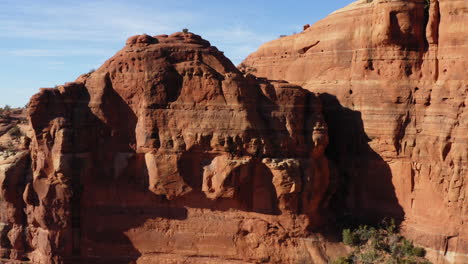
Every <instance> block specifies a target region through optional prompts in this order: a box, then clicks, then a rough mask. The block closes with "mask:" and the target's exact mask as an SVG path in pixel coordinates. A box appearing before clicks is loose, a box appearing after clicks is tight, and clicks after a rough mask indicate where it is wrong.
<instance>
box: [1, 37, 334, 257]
mask: <svg viewBox="0 0 468 264" xmlns="http://www.w3.org/2000/svg"><path fill="white" fill-rule="evenodd" d="M28 111H29V120H30V124H31V127H32V130H33V131H32V135H31V145H30V152H29V151H24V152H21V153H20V154H18V155H17V156H15V159H11V160H9V161H8V163H5V165H4V166H3V167H1V170H0V190H1V191H2V196H1V197H2V198H3V199H2V200H1V201H0V206H2V210H5V212H8V213H7V214H2V218H1V219H0V222H2V228H1V229H0V234H1V243H2V244H1V248H2V257H4V258H10V259H20V260H21V259H23V260H30V261H31V262H32V263H41V264H42V263H44V264H51V263H155V262H157V263H181V260H183V261H186V262H187V263H220V262H222V263H257V262H269V263H299V262H301V261H302V262H310V261H311V260H312V259H314V260H315V261H318V262H322V263H326V261H327V254H328V253H327V252H326V248H324V247H323V245H324V242H321V239H322V238H321V237H320V236H317V235H313V234H311V232H310V230H311V229H313V228H316V227H319V226H321V225H322V224H323V222H324V219H325V218H326V215H327V214H326V213H325V210H324V209H325V208H326V207H327V204H328V200H329V197H330V194H331V193H332V188H331V186H332V185H331V184H330V179H331V176H330V173H331V171H333V170H331V169H330V164H329V163H328V159H327V158H326V157H325V155H324V151H325V148H326V146H327V144H328V133H327V125H326V123H325V122H324V118H323V115H322V106H321V103H320V100H319V99H318V98H317V96H316V95H315V94H314V93H311V92H309V91H307V90H305V89H303V88H301V87H299V86H296V85H291V84H288V83H287V82H274V81H268V80H263V79H256V78H255V77H253V76H250V75H247V76H244V74H242V73H241V72H240V71H239V70H238V69H237V68H236V67H235V66H234V65H233V64H232V63H231V62H230V61H229V60H228V59H226V58H225V57H224V55H223V54H222V52H220V51H218V50H217V49H216V48H215V47H213V46H211V45H210V43H209V42H208V41H206V40H203V39H202V38H201V37H200V36H198V35H194V34H192V33H175V34H172V35H170V36H167V35H159V36H154V37H152V36H148V35H138V36H134V37H131V38H129V39H128V41H127V44H126V46H125V47H124V48H123V49H122V50H121V51H119V52H118V53H117V54H116V55H115V56H113V57H112V58H110V59H109V60H108V61H106V62H105V63H104V65H103V66H101V67H100V68H99V69H97V70H96V71H94V72H92V73H89V74H85V75H82V76H80V77H79V78H78V79H77V80H76V81H75V82H71V83H67V84H65V85H61V86H58V87H57V88H48V89H42V90H41V91H40V92H39V93H38V94H36V95H34V96H33V97H32V99H31V101H30V103H29V109H28ZM29 159H30V160H31V166H28V161H29Z"/></svg>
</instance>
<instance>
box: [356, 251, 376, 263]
mask: <svg viewBox="0 0 468 264" xmlns="http://www.w3.org/2000/svg"><path fill="white" fill-rule="evenodd" d="M379 259H380V254H379V253H378V252H377V251H376V250H369V251H367V252H364V253H362V254H360V255H359V260H360V261H361V262H362V263H366V264H373V263H381V261H379Z"/></svg>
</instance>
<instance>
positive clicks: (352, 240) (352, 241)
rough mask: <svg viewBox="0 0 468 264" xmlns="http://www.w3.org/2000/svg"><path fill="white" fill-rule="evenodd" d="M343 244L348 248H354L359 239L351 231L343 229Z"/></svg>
mask: <svg viewBox="0 0 468 264" xmlns="http://www.w3.org/2000/svg"><path fill="white" fill-rule="evenodd" d="M342 236H343V243H345V244H346V245H348V246H355V245H357V244H358V243H359V238H358V237H357V236H356V235H355V234H354V232H352V231H351V229H343V233H342Z"/></svg>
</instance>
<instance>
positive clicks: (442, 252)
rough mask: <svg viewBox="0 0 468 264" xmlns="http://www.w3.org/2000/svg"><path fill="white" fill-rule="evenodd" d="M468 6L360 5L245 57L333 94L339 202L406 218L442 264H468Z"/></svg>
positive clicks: (268, 71) (328, 105) (326, 101)
mask: <svg viewBox="0 0 468 264" xmlns="http://www.w3.org/2000/svg"><path fill="white" fill-rule="evenodd" d="M427 2H430V5H427ZM466 5H467V4H466V1H463V0H431V1H422V0H420V1H419V0H410V1H398V0H395V1H388V0H385V1H384V0H374V1H357V2H355V3H353V4H351V5H349V6H347V7H346V8H343V9H341V10H338V11H336V12H334V13H332V14H331V15H329V16H328V17H327V18H325V19H323V20H321V21H319V22H317V23H316V24H314V25H312V26H310V27H304V28H305V30H304V31H303V32H301V33H299V34H295V35H292V36H286V37H282V38H279V39H277V40H274V41H271V42H268V43H266V44H264V45H262V46H261V47H260V48H259V49H258V51H257V52H255V53H253V54H251V55H250V56H249V57H248V58H247V59H246V60H245V61H244V64H245V65H246V66H247V67H250V68H254V69H256V75H257V76H259V77H265V78H269V79H274V80H286V81H288V82H290V83H293V84H296V85H300V86H302V87H304V88H306V89H307V90H309V91H311V92H314V93H317V94H318V96H319V98H320V99H321V100H322V103H323V105H324V112H325V120H326V122H327V123H328V126H329V130H330V145H329V148H328V150H327V157H328V158H330V159H331V160H333V161H335V162H336V164H337V166H338V169H339V174H340V178H341V179H342V184H341V189H340V190H339V191H338V193H340V194H341V197H340V195H338V196H337V197H336V198H337V199H335V200H334V203H336V205H337V208H339V210H340V211H341V212H343V211H344V212H346V213H349V214H351V215H355V216H356V215H360V216H361V217H362V218H369V217H372V216H374V217H375V218H380V217H382V216H393V217H396V218H400V219H401V220H404V221H403V222H402V225H401V226H402V229H403V231H404V233H405V234H406V235H407V236H408V237H409V238H411V239H414V240H415V241H416V243H418V244H420V245H423V246H425V247H427V248H428V250H429V252H428V253H429V257H430V258H431V260H433V261H434V262H435V263H444V262H449V263H467V262H468V228H467V220H468V202H467V199H466V195H467V193H468V192H467V190H468V187H467V186H468V184H467V180H468V171H467V168H468V133H467V131H468V122H467V120H468V116H467V113H468V112H467V111H466V105H467V103H468V101H467V100H468V96H467V92H468V88H467V70H466V69H467V67H468V63H467V56H468V49H467V41H466V40H467V39H468V33H467V32H468V31H467V29H466V21H467V15H466V14H467V12H466V10H467V6H466ZM343 205H346V208H347V209H346V210H342V207H343Z"/></svg>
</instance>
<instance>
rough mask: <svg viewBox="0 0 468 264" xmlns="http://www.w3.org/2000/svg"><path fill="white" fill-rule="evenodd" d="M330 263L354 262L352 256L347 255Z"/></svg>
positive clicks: (347, 263) (343, 263) (352, 263)
mask: <svg viewBox="0 0 468 264" xmlns="http://www.w3.org/2000/svg"><path fill="white" fill-rule="evenodd" d="M332 264H354V261H353V258H352V257H350V256H348V257H341V258H338V259H336V260H334V261H333V262H332Z"/></svg>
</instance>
